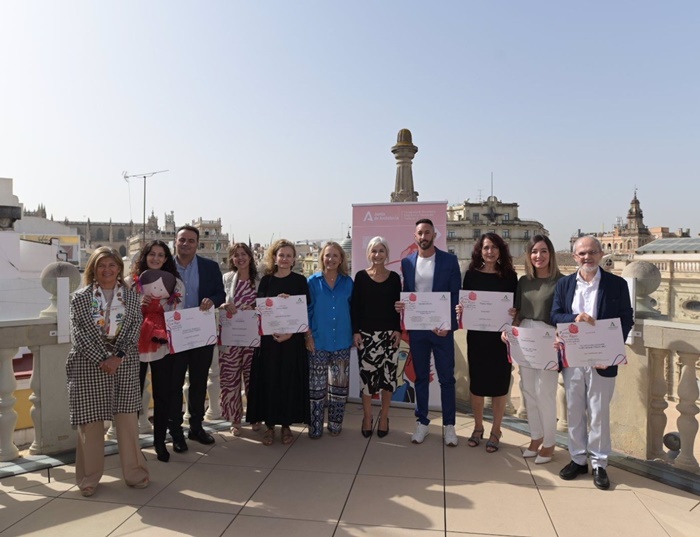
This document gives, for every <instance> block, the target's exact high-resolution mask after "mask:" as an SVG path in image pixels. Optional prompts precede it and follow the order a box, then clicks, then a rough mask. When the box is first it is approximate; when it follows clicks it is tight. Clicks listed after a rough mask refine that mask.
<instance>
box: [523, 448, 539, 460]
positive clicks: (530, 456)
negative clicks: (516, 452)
mask: <svg viewBox="0 0 700 537" xmlns="http://www.w3.org/2000/svg"><path fill="white" fill-rule="evenodd" d="M535 457H537V451H532V450H530V449H524V450H523V459H534V458H535Z"/></svg>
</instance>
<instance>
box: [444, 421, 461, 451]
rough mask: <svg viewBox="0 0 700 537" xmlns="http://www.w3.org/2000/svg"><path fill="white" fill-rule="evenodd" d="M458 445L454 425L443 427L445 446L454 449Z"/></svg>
mask: <svg viewBox="0 0 700 537" xmlns="http://www.w3.org/2000/svg"><path fill="white" fill-rule="evenodd" d="M458 443H459V439H458V438H457V433H456V432H455V426H454V425H445V445H446V446H449V447H455V446H456V445H457V444H458Z"/></svg>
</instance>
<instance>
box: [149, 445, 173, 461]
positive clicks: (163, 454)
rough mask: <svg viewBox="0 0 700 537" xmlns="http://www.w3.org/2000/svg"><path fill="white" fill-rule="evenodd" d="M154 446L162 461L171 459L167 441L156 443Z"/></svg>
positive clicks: (157, 455)
mask: <svg viewBox="0 0 700 537" xmlns="http://www.w3.org/2000/svg"><path fill="white" fill-rule="evenodd" d="M153 447H154V448H155V450H156V457H157V458H158V460H159V461H160V462H168V461H169V460H170V453H168V448H166V447H165V442H159V443H157V444H154V445H153Z"/></svg>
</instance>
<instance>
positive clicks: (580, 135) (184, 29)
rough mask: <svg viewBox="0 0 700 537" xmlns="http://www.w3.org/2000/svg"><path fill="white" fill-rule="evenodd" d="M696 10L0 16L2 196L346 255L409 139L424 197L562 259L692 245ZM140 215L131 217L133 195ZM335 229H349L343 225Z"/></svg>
mask: <svg viewBox="0 0 700 537" xmlns="http://www.w3.org/2000/svg"><path fill="white" fill-rule="evenodd" d="M699 96H700V2H697V1H696V0H688V1H673V0H668V1H664V2H661V1H645V0H629V1H615V0H607V1H587V2H559V1H555V0H551V1H547V2H545V1H533V0H521V1H510V2H498V1H488V2H487V1H481V0H480V1H475V0H463V1H454V2H439V1H434V2H428V1H420V2H419V1H401V2H399V1H381V2H377V1H358V2H330V1H320V0H319V1H308V0H299V1H291V0H290V1H284V2H283V1H264V2H258V1H249V2H240V1H236V2H234V1H220V2H179V1H177V2H176V1H167V2H165V1H163V2H136V1H126V2H97V1H95V2H86V1H83V2H76V1H73V2H49V1H46V2H19V1H15V2H9V1H7V2H2V3H0V177H13V178H14V190H15V194H16V195H17V196H19V198H20V201H22V202H23V203H24V204H25V206H27V207H28V208H35V207H36V205H37V204H39V203H44V204H45V205H46V208H47V210H48V212H49V213H51V214H53V215H54V218H55V219H61V220H62V219H63V218H64V217H66V216H68V217H69V218H72V219H83V218H84V217H87V216H89V217H90V218H91V219H92V220H93V221H94V220H107V219H109V218H110V217H111V218H112V219H113V220H115V221H128V220H129V219H130V218H131V217H133V219H134V220H135V221H140V220H141V215H142V183H141V181H140V180H138V181H136V182H135V183H133V184H132V185H131V187H130V191H131V194H129V186H128V185H127V184H126V183H125V181H124V180H123V179H122V177H121V174H122V171H124V170H126V171H128V172H129V173H137V172H145V171H151V170H161V169H166V168H167V169H170V173H168V174H162V175H160V176H155V177H154V178H153V179H151V180H149V186H148V201H147V207H148V212H149V213H150V211H151V209H153V210H155V212H156V214H157V215H158V216H159V218H160V220H161V223H162V219H163V213H165V212H166V211H170V210H174V211H175V218H176V222H177V223H178V224H183V223H186V222H188V221H189V220H191V219H193V218H198V217H200V216H201V217H203V218H205V219H214V218H217V217H219V216H220V217H221V218H222V220H223V224H224V230H225V231H231V232H233V233H234V234H235V237H236V238H237V239H239V240H247V239H248V235H249V234H250V235H251V237H252V239H253V241H258V242H262V243H267V242H269V240H270V237H271V236H272V234H273V233H274V234H275V237H278V236H279V234H281V235H282V236H285V237H287V238H290V239H293V240H300V239H306V238H325V237H329V236H332V237H338V236H339V235H340V234H341V230H343V231H344V229H345V227H346V226H347V225H348V224H349V223H350V218H351V205H352V203H371V202H385V201H388V200H389V194H390V192H391V191H392V189H393V186H394V177H395V161H394V157H393V155H392V154H391V153H390V148H391V146H392V145H393V144H394V143H395V140H396V134H397V132H398V130H399V129H401V128H403V127H406V128H409V129H411V131H412V132H413V138H414V143H415V144H416V145H417V146H418V147H419V152H418V154H417V156H416V159H415V161H414V177H415V182H416V189H417V190H418V191H419V192H420V200H421V201H435V200H447V201H449V202H450V203H457V202H460V201H463V200H464V199H467V198H469V199H470V200H476V199H477V198H478V196H479V193H480V192H481V194H482V196H484V197H485V196H487V195H488V194H489V188H490V187H489V177H490V174H491V172H493V174H494V178H495V194H496V195H497V196H498V197H499V198H501V199H503V200H504V201H508V202H512V201H515V202H518V203H520V216H521V218H532V219H537V220H540V221H541V222H542V223H543V224H544V225H545V227H546V228H547V229H548V230H549V231H550V233H551V235H552V238H553V240H554V242H555V246H556V247H557V248H560V249H561V248H566V247H567V246H568V244H567V240H568V237H569V235H571V233H573V232H575V231H576V230H577V229H578V228H582V229H583V230H585V231H590V230H600V229H602V228H603V227H605V229H610V228H611V227H612V225H613V224H614V221H615V217H617V216H623V217H624V216H625V215H626V212H627V209H628V208H629V202H630V199H631V198H632V195H633V193H634V188H635V186H636V187H638V188H639V194H638V195H639V198H640V200H641V203H642V209H643V210H644V214H645V222H646V224H647V225H649V226H661V225H664V226H669V227H671V228H672V229H673V228H677V227H681V226H682V227H689V228H691V233H692V234H693V235H697V234H698V233H699V232H700V210H699V207H698V202H699V200H700V196H699V195H698V194H699V192H700V180H699V179H700V177H699V175H700V98H699ZM130 197H131V200H130ZM344 226H345V227H344Z"/></svg>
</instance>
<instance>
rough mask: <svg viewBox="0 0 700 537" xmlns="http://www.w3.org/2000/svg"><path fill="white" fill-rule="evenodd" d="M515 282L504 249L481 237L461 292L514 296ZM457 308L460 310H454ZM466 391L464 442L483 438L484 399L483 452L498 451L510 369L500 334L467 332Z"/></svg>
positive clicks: (496, 240)
mask: <svg viewBox="0 0 700 537" xmlns="http://www.w3.org/2000/svg"><path fill="white" fill-rule="evenodd" d="M517 286H518V278H517V275H516V273H515V270H513V258H512V257H511V255H510V251H509V250H508V245H507V244H506V243H505V241H504V240H503V239H502V238H501V237H500V236H499V235H497V234H496V233H485V234H483V235H482V236H481V237H480V238H479V240H478V241H477V242H476V244H474V249H473V251H472V261H471V263H470V265H469V270H467V273H466V274H465V275H464V282H463V283H462V289H464V290H468V291H500V292H508V293H515V290H516V288H517ZM457 307H458V308H459V307H460V306H457ZM467 359H468V360H469V391H470V392H471V404H472V412H473V413H474V431H473V432H472V435H471V436H470V437H469V439H468V440H467V444H469V446H470V447H476V446H478V445H479V442H480V440H481V439H482V438H483V437H484V397H491V398H492V401H493V426H492V428H491V434H490V435H489V439H488V441H487V442H486V451H488V452H489V453H494V452H496V451H498V444H499V441H500V439H501V435H502V433H501V422H502V421H503V415H504V414H505V410H506V398H507V396H508V390H509V389H510V372H511V365H510V362H509V361H508V354H507V349H506V346H505V344H504V343H503V341H501V333H500V332H482V331H479V330H469V331H468V332H467Z"/></svg>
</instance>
